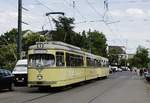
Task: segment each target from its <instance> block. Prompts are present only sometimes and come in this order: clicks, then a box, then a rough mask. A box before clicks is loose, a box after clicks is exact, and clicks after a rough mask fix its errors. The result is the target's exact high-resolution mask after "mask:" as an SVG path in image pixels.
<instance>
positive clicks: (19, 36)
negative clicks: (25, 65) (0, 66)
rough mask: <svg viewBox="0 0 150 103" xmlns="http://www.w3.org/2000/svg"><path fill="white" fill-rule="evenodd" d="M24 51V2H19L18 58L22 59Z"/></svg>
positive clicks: (20, 0) (19, 0)
mask: <svg viewBox="0 0 150 103" xmlns="http://www.w3.org/2000/svg"><path fill="white" fill-rule="evenodd" d="M21 50H22V0H18V35H17V54H18V55H17V56H18V60H19V59H21Z"/></svg>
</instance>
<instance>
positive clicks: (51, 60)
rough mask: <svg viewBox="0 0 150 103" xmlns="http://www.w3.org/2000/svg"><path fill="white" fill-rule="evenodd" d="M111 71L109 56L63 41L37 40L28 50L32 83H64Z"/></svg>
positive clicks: (50, 85) (29, 84) (39, 85)
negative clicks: (87, 50) (88, 51)
mask: <svg viewBox="0 0 150 103" xmlns="http://www.w3.org/2000/svg"><path fill="white" fill-rule="evenodd" d="M108 75H109V69H108V59H107V58H104V57H101V56H97V55H94V54H91V53H87V52H85V51H82V50H81V48H79V47H76V46H73V45H70V44H66V43H63V42H58V41H52V42H37V43H36V45H33V46H31V47H29V50H28V86H29V87H43V86H49V87H62V86H67V85H70V84H74V83H79V82H83V81H87V80H91V79H96V78H100V77H107V76H108Z"/></svg>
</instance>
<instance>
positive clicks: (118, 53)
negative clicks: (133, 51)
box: [108, 46, 125, 66]
mask: <svg viewBox="0 0 150 103" xmlns="http://www.w3.org/2000/svg"><path fill="white" fill-rule="evenodd" d="M108 55H109V56H108V58H109V62H110V65H114V64H117V65H122V66H125V59H122V56H123V55H125V51H123V49H122V48H121V47H120V46H110V47H109V53H108Z"/></svg>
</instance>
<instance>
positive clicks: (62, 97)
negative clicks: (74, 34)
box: [0, 71, 150, 103]
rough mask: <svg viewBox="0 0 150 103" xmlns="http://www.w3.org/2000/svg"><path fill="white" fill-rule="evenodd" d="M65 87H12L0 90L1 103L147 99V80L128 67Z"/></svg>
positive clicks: (142, 102) (134, 102)
mask: <svg viewBox="0 0 150 103" xmlns="http://www.w3.org/2000/svg"><path fill="white" fill-rule="evenodd" d="M67 88H68V89H65V90H59V91H56V90H47V91H42V92H40V91H39V90H38V89H37V88H28V87H15V88H14V89H15V90H14V91H12V92H9V91H1V92H0V103H150V83H148V82H147V81H145V80H144V79H143V78H140V77H138V76H136V75H135V74H133V73H130V72H128V71H124V72H117V73H114V74H111V75H110V76H109V78H108V79H103V80H92V81H90V82H88V83H82V84H81V85H78V86H74V87H67Z"/></svg>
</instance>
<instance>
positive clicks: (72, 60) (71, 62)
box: [66, 53, 83, 67]
mask: <svg viewBox="0 0 150 103" xmlns="http://www.w3.org/2000/svg"><path fill="white" fill-rule="evenodd" d="M66 65H67V66H71V67H75V66H78V67H79V66H83V57H82V56H79V55H75V54H69V53H66Z"/></svg>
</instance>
